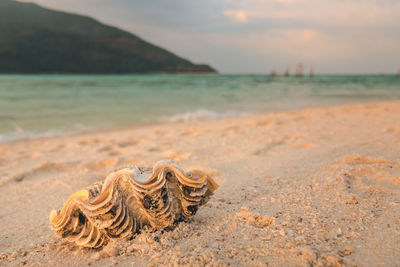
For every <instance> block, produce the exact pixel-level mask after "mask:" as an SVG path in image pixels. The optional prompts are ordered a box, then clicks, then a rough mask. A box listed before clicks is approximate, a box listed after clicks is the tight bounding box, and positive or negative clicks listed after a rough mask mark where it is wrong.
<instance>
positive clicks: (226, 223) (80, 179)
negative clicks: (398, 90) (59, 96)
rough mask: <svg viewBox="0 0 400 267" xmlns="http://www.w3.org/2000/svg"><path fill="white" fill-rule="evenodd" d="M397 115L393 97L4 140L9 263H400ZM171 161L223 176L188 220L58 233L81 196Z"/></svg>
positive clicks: (3, 213)
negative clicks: (170, 225)
mask: <svg viewBox="0 0 400 267" xmlns="http://www.w3.org/2000/svg"><path fill="white" fill-rule="evenodd" d="M399 122H400V101H385V102H373V103H364V104H355V105H354V104H353V105H341V106H330V107H313V108H305V109H299V110H294V111H286V112H273V113H263V114H254V115H248V116H244V117H230V118H221V119H214V120H198V121H191V122H172V123H171V122H165V123H154V124H151V125H145V126H144V125H141V126H129V127H122V128H118V129H108V130H102V131H93V132H86V133H79V134H75V135H71V136H61V137H48V138H42V139H33V140H18V141H14V142H11V143H3V144H0V196H1V197H0V205H1V206H2V209H1V210H0V225H2V226H3V227H1V229H0V265H2V266H3V265H4V266H9V265H10V266H14V265H23V264H27V265H33V266H38V265H52V266H59V265H65V266H71V265H91V266H104V265H111V264H119V265H121V266H131V265H132V264H135V265H138V266H148V265H149V264H154V265H156V266H157V265H166V264H171V265H173V264H177V265H179V266H181V265H184V266H188V265H206V264H213V265H218V264H221V265H223V264H225V265H229V264H230V265H233V266H237V265H241V266H243V265H246V266H248V265H253V266H265V265H266V264H270V265H273V266H276V265H297V266H307V265H321V266H328V265H331V266H356V265H359V266H365V265H387V266H393V265H398V264H400V262H399V259H400V257H399V255H400V242H399V237H400V156H399V155H400V125H399ZM161 159H172V160H174V161H176V162H178V163H179V164H180V165H181V166H182V167H183V168H184V169H185V170H187V169H192V168H196V169H200V170H202V171H204V172H206V173H207V174H208V175H210V176H212V177H213V178H214V179H215V181H216V182H217V183H218V184H219V185H220V187H219V188H218V190H217V191H216V192H215V194H214V195H213V196H212V197H211V198H210V201H209V202H208V203H207V205H205V206H204V207H202V208H200V209H199V211H198V213H197V214H196V215H195V216H194V218H193V219H192V220H191V221H190V222H187V223H180V224H179V225H178V226H177V227H176V228H175V229H174V230H172V231H164V232H143V233H140V234H138V235H137V236H136V238H134V239H133V240H121V241H117V242H112V243H110V244H108V245H107V246H106V247H105V248H104V249H103V250H90V249H82V248H78V247H76V246H74V245H73V244H69V243H66V242H63V241H61V240H60V239H59V238H57V237H55V236H54V234H53V232H52V230H51V229H50V227H49V223H48V216H49V213H50V211H51V210H52V209H58V208H60V207H61V206H62V205H63V203H64V202H65V201H66V200H67V198H68V197H69V196H70V195H71V194H72V193H73V192H76V191H78V190H81V189H83V188H85V187H87V186H88V185H90V184H93V183H94V182H97V181H103V180H104V178H105V177H106V175H107V174H108V173H110V172H112V171H113V170H115V169H119V168H123V167H126V166H130V165H138V166H153V164H154V163H155V162H157V161H158V160H161Z"/></svg>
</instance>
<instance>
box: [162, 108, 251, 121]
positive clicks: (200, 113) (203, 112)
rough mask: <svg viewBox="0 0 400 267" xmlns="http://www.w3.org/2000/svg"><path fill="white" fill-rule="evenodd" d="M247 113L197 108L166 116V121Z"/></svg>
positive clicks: (225, 116)
mask: <svg viewBox="0 0 400 267" xmlns="http://www.w3.org/2000/svg"><path fill="white" fill-rule="evenodd" d="M249 114H250V113H249V112H235V111H225V112H216V111H213V110H208V109H198V110H195V111H191V112H185V113H178V114H176V115H173V116H172V117H170V118H168V121H170V122H182V121H183V122H187V121H195V120H202V119H219V118H228V117H237V116H245V115H249Z"/></svg>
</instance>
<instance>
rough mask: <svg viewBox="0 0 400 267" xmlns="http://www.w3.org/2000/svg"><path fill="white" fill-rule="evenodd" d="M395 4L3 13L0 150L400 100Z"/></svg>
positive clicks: (8, 0)
mask: <svg viewBox="0 0 400 267" xmlns="http://www.w3.org/2000/svg"><path fill="white" fill-rule="evenodd" d="M398 14H400V1H395V0H380V1H378V0H368V1H363V2H362V3H361V2H360V1H357V0H350V1H317V0H297V1H294V0H273V1H259V0H240V1H229V0H217V1H216V0H213V1H209V0H205V1H200V2H199V1H198V2H189V1H184V0H173V1H168V2H166V1H159V0H155V1H126V0H115V1H112V2H110V1H106V0H86V1H77V0H68V1H67V0H57V1H56V0H37V1H14V0H0V73H1V75H0V142H7V141H11V140H17V139H21V138H36V137H42V136H53V135H63V134H71V133H75V132H79V131H87V130H94V129H107V128H113V127H122V126H129V125H136V124H143V123H154V122H161V121H168V122H170V121H186V120H196V119H205V118H211V119H212V118H220V117H227V116H241V115H246V114H251V113H260V112H270V111H282V110H292V109H298V108H304V107H314V106H326V105H337V104H349V103H362V102H370V101H382V100H393V99H399V98H400V53H399V52H398V48H399V47H400V35H399V34H398V29H399V28H400V16H398Z"/></svg>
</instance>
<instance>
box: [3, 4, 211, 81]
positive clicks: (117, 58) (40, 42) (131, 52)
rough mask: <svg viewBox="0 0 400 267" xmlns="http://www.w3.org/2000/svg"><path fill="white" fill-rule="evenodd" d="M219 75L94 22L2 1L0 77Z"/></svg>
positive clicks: (117, 30)
mask: <svg viewBox="0 0 400 267" xmlns="http://www.w3.org/2000/svg"><path fill="white" fill-rule="evenodd" d="M188 72H189V73H190V72H193V73H197V72H200V73H202V72H205V73H212V72H215V70H214V69H212V68H211V67H209V66H207V65H197V64H193V63H191V62H190V61H188V60H186V59H183V58H180V57H178V56H176V55H174V54H172V53H170V52H168V51H166V50H164V49H162V48H160V47H157V46H155V45H153V44H150V43H148V42H146V41H144V40H142V39H140V38H139V37H137V36H135V35H133V34H131V33H129V32H126V31H123V30H120V29H118V28H115V27H112V26H107V25H104V24H102V23H100V22H98V21H96V20H94V19H92V18H89V17H85V16H79V15H74V14H68V13H64V12H58V11H53V10H49V9H46V8H43V7H40V6H38V5H36V4H32V3H21V2H16V1H12V0H0V73H188Z"/></svg>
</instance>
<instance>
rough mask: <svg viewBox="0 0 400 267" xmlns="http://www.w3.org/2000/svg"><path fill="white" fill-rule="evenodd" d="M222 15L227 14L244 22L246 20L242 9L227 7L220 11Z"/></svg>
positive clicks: (235, 19)
mask: <svg viewBox="0 0 400 267" xmlns="http://www.w3.org/2000/svg"><path fill="white" fill-rule="evenodd" d="M222 14H223V15H224V16H227V17H229V18H231V19H233V20H234V21H237V22H241V23H244V22H246V21H247V15H246V13H245V12H244V11H243V10H240V9H239V10H234V9H227V10H224V11H223V12H222Z"/></svg>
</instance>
